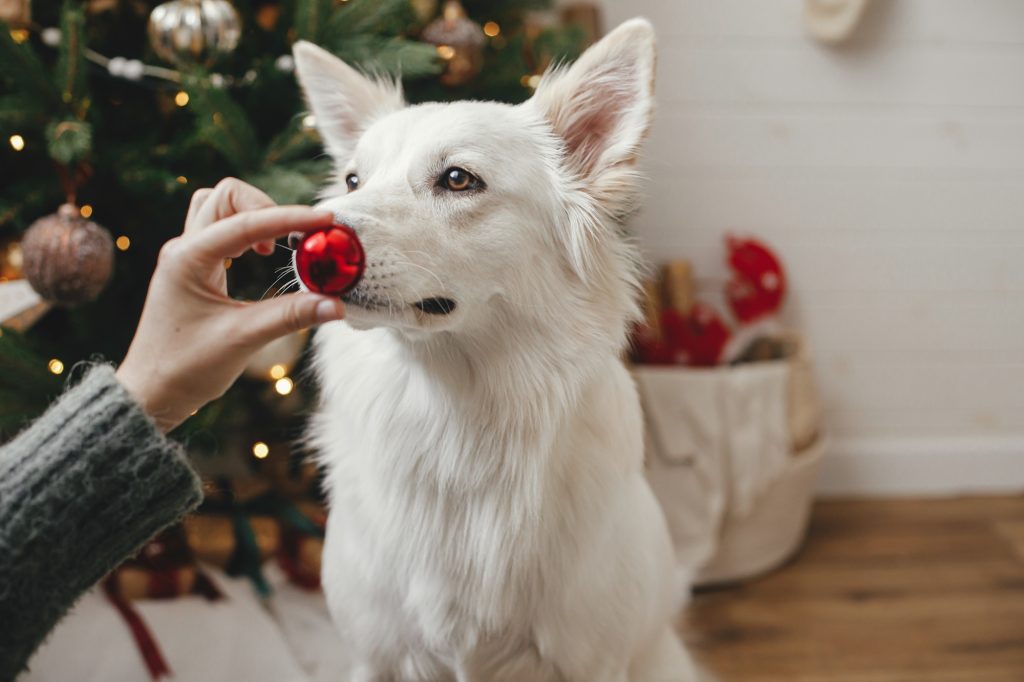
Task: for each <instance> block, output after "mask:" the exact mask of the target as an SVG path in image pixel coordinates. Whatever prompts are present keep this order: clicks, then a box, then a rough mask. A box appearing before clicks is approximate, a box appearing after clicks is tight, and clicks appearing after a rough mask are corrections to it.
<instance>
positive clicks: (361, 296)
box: [341, 289, 457, 316]
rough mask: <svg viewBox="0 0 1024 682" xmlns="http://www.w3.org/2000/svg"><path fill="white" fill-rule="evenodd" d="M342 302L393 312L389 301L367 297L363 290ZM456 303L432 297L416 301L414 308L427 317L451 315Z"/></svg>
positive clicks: (351, 293)
mask: <svg viewBox="0 0 1024 682" xmlns="http://www.w3.org/2000/svg"><path fill="white" fill-rule="evenodd" d="M341 300H342V301H344V302H345V303H346V304H351V305H357V306H359V307H360V308H364V309H366V310H380V311H384V310H392V309H393V308H392V304H391V303H390V302H389V301H384V300H382V299H379V298H376V297H374V296H370V295H367V294H366V293H364V292H363V290H362V289H356V290H354V291H351V292H349V293H348V294H346V295H345V296H342V298H341ZM456 305H457V304H456V303H455V301H453V300H452V299H450V298H444V297H442V296H431V297H430V298H424V299H422V300H420V301H416V302H415V303H413V304H412V307H414V308H416V309H417V310H419V311H420V312H422V313H425V314H427V315H439V316H443V315H449V314H451V312H452V311H454V310H455V307H456Z"/></svg>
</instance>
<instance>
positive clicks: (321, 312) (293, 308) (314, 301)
mask: <svg viewBox="0 0 1024 682" xmlns="http://www.w3.org/2000/svg"><path fill="white" fill-rule="evenodd" d="M242 315H243V321H242V328H243V330H244V332H245V334H246V336H247V337H248V338H250V339H251V340H252V341H253V342H254V343H256V344H258V345H261V346H262V345H264V344H267V343H270V342H271V341H273V340H274V339H276V338H279V337H282V336H286V335H288V334H291V333H292V332H297V331H299V330H300V329H305V328H306V327H312V326H314V325H317V324H323V323H324V322H333V321H334V320H340V319H342V318H343V317H345V304H344V303H342V302H341V301H340V300H339V299H337V298H331V297H328V296H321V295H319V294H312V293H300V294H288V295H286V296H281V297H279V298H275V299H272V300H269V301H261V302H259V303H255V304H253V305H248V306H246V307H245V308H243V309H242Z"/></svg>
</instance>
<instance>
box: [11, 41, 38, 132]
mask: <svg viewBox="0 0 1024 682" xmlns="http://www.w3.org/2000/svg"><path fill="white" fill-rule="evenodd" d="M0 30H2V29H0ZM45 122H46V108H45V107H44V106H43V103H42V102H40V101H39V99H37V98H34V97H31V96H28V95H26V94H25V93H21V92H18V93H14V94H11V95H6V96H3V97H0V128H4V129H7V130H22V131H23V130H25V129H27V128H36V127H40V126H41V125H42V124H43V123H45Z"/></svg>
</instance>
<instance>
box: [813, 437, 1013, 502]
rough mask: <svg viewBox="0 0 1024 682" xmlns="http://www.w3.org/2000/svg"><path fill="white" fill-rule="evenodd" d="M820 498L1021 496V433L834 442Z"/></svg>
mask: <svg viewBox="0 0 1024 682" xmlns="http://www.w3.org/2000/svg"><path fill="white" fill-rule="evenodd" d="M817 491H818V495H819V496H822V497H830V496H859V497H882V496H887V497H901V496H908V497H909V496H915V497H916V496H935V497H941V496H956V495H971V494H974V495H979V494H1006V493H1022V492H1024V435H1021V436H1010V437H981V436H979V437H976V438H975V437H964V438H846V439H839V438H837V439H834V440H833V441H832V445H831V446H830V447H829V450H828V451H827V452H826V453H825V458H824V461H823V462H822V466H821V475H820V476H819V478H818V486H817Z"/></svg>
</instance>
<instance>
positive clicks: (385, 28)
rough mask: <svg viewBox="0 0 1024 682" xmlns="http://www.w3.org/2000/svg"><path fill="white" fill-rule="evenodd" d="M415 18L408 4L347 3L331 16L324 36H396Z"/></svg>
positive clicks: (402, 0) (403, 0) (392, 0)
mask: <svg viewBox="0 0 1024 682" xmlns="http://www.w3.org/2000/svg"><path fill="white" fill-rule="evenodd" d="M412 18H413V17H412V14H411V10H410V7H409V1H408V0H348V2H346V3H345V4H343V5H342V6H341V7H339V8H338V9H337V10H335V11H334V13H333V14H332V15H331V18H330V20H329V21H328V22H327V27H326V29H325V31H324V35H326V36H331V37H336V36H360V35H366V34H387V33H392V34H396V33H401V32H402V31H403V30H405V29H406V28H407V27H408V26H409V24H410V23H412Z"/></svg>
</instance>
